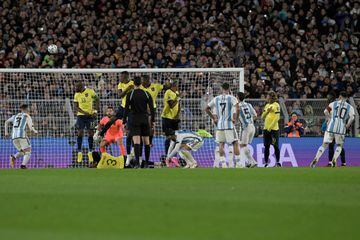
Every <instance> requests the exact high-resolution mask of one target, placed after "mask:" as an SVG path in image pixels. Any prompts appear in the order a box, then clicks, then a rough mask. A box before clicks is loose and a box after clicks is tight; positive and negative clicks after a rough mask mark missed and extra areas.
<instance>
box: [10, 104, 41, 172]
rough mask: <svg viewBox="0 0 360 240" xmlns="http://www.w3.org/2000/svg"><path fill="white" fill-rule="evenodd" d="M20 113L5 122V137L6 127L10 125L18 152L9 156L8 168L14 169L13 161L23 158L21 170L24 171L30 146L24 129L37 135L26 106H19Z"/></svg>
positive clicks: (29, 154) (28, 158)
mask: <svg viewBox="0 0 360 240" xmlns="http://www.w3.org/2000/svg"><path fill="white" fill-rule="evenodd" d="M20 110H21V112H20V113H18V114H16V115H14V116H12V117H11V118H9V119H8V120H6V122H5V137H9V134H8V125H9V124H10V123H11V124H12V133H11V138H12V141H13V144H14V146H15V148H16V149H17V150H18V152H17V153H16V154H15V155H11V156H10V166H11V167H14V164H15V160H16V159H17V158H20V157H22V156H24V158H23V161H22V164H21V168H23V169H25V168H26V164H27V163H28V162H29V160H30V156H31V145H30V141H29V138H28V137H27V134H26V127H28V128H29V129H30V131H32V132H34V133H37V131H36V130H35V128H34V126H33V122H32V119H31V117H30V115H29V113H28V105H27V104H22V105H21V106H20Z"/></svg>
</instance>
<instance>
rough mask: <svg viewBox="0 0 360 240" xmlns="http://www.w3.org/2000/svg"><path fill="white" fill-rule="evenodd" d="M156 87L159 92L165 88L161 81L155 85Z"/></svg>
mask: <svg viewBox="0 0 360 240" xmlns="http://www.w3.org/2000/svg"><path fill="white" fill-rule="evenodd" d="M155 88H156V90H157V91H158V92H160V91H161V90H163V88H164V85H162V84H160V83H157V84H156V85H155Z"/></svg>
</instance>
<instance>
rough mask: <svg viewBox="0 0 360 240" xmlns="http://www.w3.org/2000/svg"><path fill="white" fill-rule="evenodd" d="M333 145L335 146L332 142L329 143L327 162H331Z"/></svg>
mask: <svg viewBox="0 0 360 240" xmlns="http://www.w3.org/2000/svg"><path fill="white" fill-rule="evenodd" d="M334 147H335V144H334V142H332V143H330V144H329V162H331V161H332V159H333V157H334Z"/></svg>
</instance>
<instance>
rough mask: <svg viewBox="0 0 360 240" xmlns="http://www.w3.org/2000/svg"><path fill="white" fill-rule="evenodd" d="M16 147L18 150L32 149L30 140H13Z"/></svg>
mask: <svg viewBox="0 0 360 240" xmlns="http://www.w3.org/2000/svg"><path fill="white" fill-rule="evenodd" d="M12 142H13V144H14V147H15V148H16V149H17V150H18V151H21V150H25V149H28V148H30V147H31V145H30V140H29V139H28V138H15V139H13V140H12Z"/></svg>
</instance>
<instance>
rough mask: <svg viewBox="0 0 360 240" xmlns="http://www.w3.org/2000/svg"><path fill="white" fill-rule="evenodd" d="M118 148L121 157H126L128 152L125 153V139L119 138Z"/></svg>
mask: <svg viewBox="0 0 360 240" xmlns="http://www.w3.org/2000/svg"><path fill="white" fill-rule="evenodd" d="M116 142H117V144H118V146H119V150H120V154H121V156H125V155H126V151H125V146H124V142H123V138H122V137H119V138H117V140H116Z"/></svg>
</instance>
